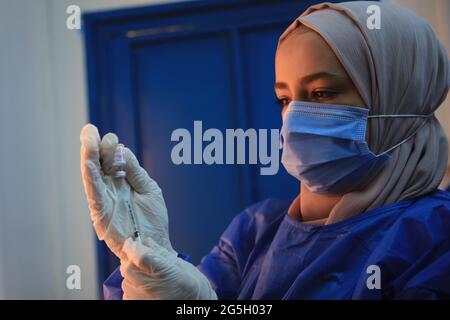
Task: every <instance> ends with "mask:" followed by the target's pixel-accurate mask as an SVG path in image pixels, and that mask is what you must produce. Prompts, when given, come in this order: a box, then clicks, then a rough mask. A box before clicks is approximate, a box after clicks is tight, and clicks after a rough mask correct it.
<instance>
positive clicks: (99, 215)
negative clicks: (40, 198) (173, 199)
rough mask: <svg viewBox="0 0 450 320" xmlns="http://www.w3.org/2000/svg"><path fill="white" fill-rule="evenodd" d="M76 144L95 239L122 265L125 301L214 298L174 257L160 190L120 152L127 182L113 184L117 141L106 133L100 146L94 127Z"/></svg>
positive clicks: (133, 159)
mask: <svg viewBox="0 0 450 320" xmlns="http://www.w3.org/2000/svg"><path fill="white" fill-rule="evenodd" d="M80 141H81V161H80V162H81V173H82V178H83V184H84V189H85V193H86V197H87V200H88V204H89V210H90V215H91V219H92V222H93V225H94V229H95V231H96V233H97V236H98V238H99V239H100V240H104V241H105V242H106V244H107V246H108V248H109V249H110V250H111V251H112V252H113V253H114V254H115V255H116V256H117V257H119V259H120V260H121V271H122V272H123V274H122V275H123V276H124V281H123V290H124V298H131V299H140V298H143V299H145V298H151V299H184V298H185V299H189V298H191V297H195V298H198V299H210V298H211V297H216V295H215V293H214V291H212V289H211V287H210V285H209V281H208V279H207V278H206V277H205V276H204V275H203V274H202V273H201V272H200V271H198V270H197V269H196V268H195V267H194V266H192V265H191V264H190V263H188V262H185V261H184V260H182V259H180V258H178V257H177V253H176V251H175V250H174V249H173V248H172V245H171V243H170V240H169V231H168V230H169V228H168V216H167V209H166V205H165V203H164V198H163V195H162V192H161V189H160V188H159V186H158V184H157V183H156V182H155V181H154V180H152V179H151V178H150V177H149V175H148V174H147V172H146V171H145V170H144V169H143V168H142V167H141V166H140V165H139V162H138V161H137V159H136V157H135V156H134V154H133V153H132V152H131V151H130V150H129V149H127V148H126V149H125V158H126V165H125V171H126V180H125V179H123V178H122V179H117V178H114V177H113V175H114V173H115V172H114V170H113V168H112V163H113V159H114V152H115V149H116V146H117V144H118V138H117V136H116V135H114V134H111V133H109V134H107V135H105V136H104V137H103V139H102V141H100V135H99V133H98V130H97V128H96V127H95V126H93V125H91V124H88V125H86V126H84V127H83V129H82V130H81V134H80ZM128 204H130V205H131V206H132V209H133V213H134V219H135V221H136V224H137V228H138V230H139V232H140V237H141V239H145V241H144V242H143V243H140V241H135V240H133V239H132V238H131V237H132V235H133V223H132V220H131V216H130V213H129V209H128ZM125 243H127V245H125V246H124V244H125ZM150 243H151V245H149V244H150ZM132 248H138V249H132ZM149 248H151V250H152V252H151V253H149V252H148V250H149ZM140 255H142V257H141V256H140ZM149 257H151V258H149ZM150 271H151V272H150ZM193 279H195V281H194V280H193ZM152 288H154V289H152ZM180 288H183V290H181V291H180ZM211 291H212V292H211Z"/></svg>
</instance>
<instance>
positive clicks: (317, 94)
mask: <svg viewBox="0 0 450 320" xmlns="http://www.w3.org/2000/svg"><path fill="white" fill-rule="evenodd" d="M323 94H325V96H323ZM336 94H337V92H335V91H331V90H315V91H313V93H312V95H313V97H312V98H313V100H320V99H331V98H334V96H335V95H336ZM320 95H322V96H320ZM275 103H276V104H278V105H279V106H280V107H281V108H283V107H284V106H286V105H288V104H289V103H290V100H289V99H288V98H276V99H275Z"/></svg>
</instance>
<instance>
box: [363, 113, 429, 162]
mask: <svg viewBox="0 0 450 320" xmlns="http://www.w3.org/2000/svg"><path fill="white" fill-rule="evenodd" d="M433 115H434V112H433V113H431V114H426V115H423V114H379V115H370V116H368V118H412V117H415V118H426V119H425V121H423V122H422V124H421V125H420V126H419V127H418V128H417V129H416V130H415V131H414V132H413V133H412V134H410V135H409V136H408V137H406V138H405V139H403V140H402V141H400V142H399V143H397V144H396V145H394V146H392V147H390V148H389V149H387V150H385V151H383V152H381V153H379V154H378V155H377V156H381V155H383V154H386V153H388V152H390V151H392V150H394V149H395V148H397V147H398V146H400V145H401V144H403V143H405V142H406V141H408V140H409V139H411V138H412V137H413V136H414V135H415V134H416V133H417V132H419V130H420V129H421V128H422V127H423V126H424V125H425V123H427V119H428V118H429V117H432V116H433Z"/></svg>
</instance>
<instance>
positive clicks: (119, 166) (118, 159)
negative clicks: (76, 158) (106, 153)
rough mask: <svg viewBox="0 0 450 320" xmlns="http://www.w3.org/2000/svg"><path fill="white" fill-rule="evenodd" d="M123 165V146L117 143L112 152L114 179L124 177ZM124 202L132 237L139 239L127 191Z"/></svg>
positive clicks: (124, 163)
mask: <svg viewBox="0 0 450 320" xmlns="http://www.w3.org/2000/svg"><path fill="white" fill-rule="evenodd" d="M125 165H126V159H125V146H124V145H123V144H118V145H117V147H116V150H115V152H114V161H113V168H114V170H115V172H116V173H115V178H116V179H125V177H126V171H125ZM122 181H123V180H122ZM125 203H126V205H127V209H128V214H129V215H130V219H131V223H132V225H133V238H134V240H140V234H139V230H138V228H137V223H136V220H135V218H134V211H133V206H132V205H131V202H130V199H129V193H127V196H126V199H125Z"/></svg>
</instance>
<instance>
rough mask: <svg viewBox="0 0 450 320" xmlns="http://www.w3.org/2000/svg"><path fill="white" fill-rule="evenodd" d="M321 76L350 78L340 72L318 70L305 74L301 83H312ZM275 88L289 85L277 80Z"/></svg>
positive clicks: (332, 78) (338, 78) (336, 78)
mask: <svg viewBox="0 0 450 320" xmlns="http://www.w3.org/2000/svg"><path fill="white" fill-rule="evenodd" d="M321 78H328V79H331V80H340V81H342V80H348V77H347V76H346V75H342V74H339V73H330V72H324V71H322V72H316V73H312V74H309V75H307V76H304V77H303V78H302V79H301V83H306V84H308V83H311V82H313V81H316V80H318V79H321ZM273 88H274V90H276V89H287V88H288V85H287V84H286V83H285V82H276V83H275V85H274V86H273Z"/></svg>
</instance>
